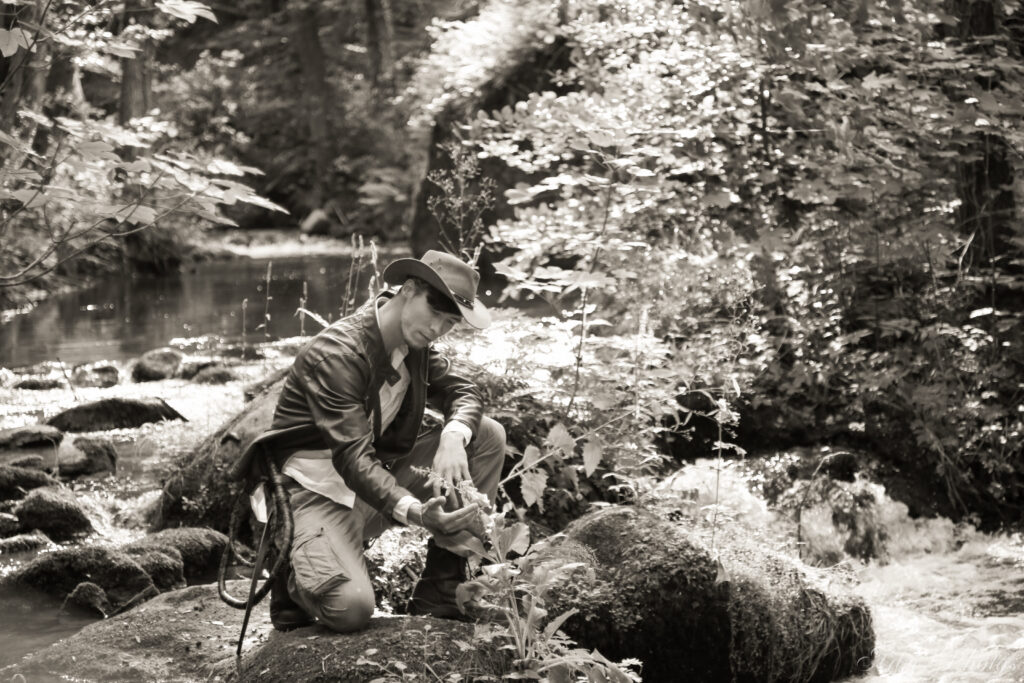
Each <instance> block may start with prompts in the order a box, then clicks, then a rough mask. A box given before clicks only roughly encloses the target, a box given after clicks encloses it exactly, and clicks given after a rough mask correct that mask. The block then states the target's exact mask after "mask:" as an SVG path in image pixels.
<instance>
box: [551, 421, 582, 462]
mask: <svg viewBox="0 0 1024 683" xmlns="http://www.w3.org/2000/svg"><path fill="white" fill-rule="evenodd" d="M548 443H549V444H551V446H552V447H553V448H557V449H558V450H560V451H562V453H564V454H565V455H572V452H573V449H574V448H575V447H576V440H575V439H573V438H572V435H571V434H569V430H568V429H566V428H565V425H564V424H562V423H561V422H559V423H558V424H556V425H555V426H554V427H552V428H551V431H550V432H548Z"/></svg>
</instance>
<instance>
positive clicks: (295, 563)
mask: <svg viewBox="0 0 1024 683" xmlns="http://www.w3.org/2000/svg"><path fill="white" fill-rule="evenodd" d="M292 571H294V572H295V583H297V584H298V585H299V588H301V589H302V590H304V591H307V592H308V593H311V594H312V595H314V596H316V597H321V596H322V595H324V594H325V593H326V592H327V591H329V590H331V589H332V588H334V587H335V586H337V585H338V584H341V583H344V582H345V581H348V580H349V577H348V575H347V574H345V571H344V569H343V568H342V564H341V561H340V559H339V558H338V555H337V553H335V552H334V548H332V547H331V541H330V539H329V538H328V537H327V535H326V534H325V533H324V530H323V529H321V530H320V532H319V533H318V534H317V535H316V536H313V537H312V538H309V539H306V540H305V541H303V542H302V543H301V544H300V545H299V546H298V547H297V548H296V549H295V550H294V552H292Z"/></svg>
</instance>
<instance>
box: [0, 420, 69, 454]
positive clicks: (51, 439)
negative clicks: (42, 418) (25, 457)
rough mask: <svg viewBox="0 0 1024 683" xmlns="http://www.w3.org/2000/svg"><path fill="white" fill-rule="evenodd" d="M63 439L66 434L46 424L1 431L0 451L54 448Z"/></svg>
mask: <svg viewBox="0 0 1024 683" xmlns="http://www.w3.org/2000/svg"><path fill="white" fill-rule="evenodd" d="M63 438H64V433H63V432H61V431H60V430H59V429H57V428H56V427H52V426H50V425H44V424H35V425H28V426H25V427H14V428H13V429H0V451H13V450H18V449H24V448H43V447H53V446H56V445H57V444H59V443H60V442H61V440H62V439H63Z"/></svg>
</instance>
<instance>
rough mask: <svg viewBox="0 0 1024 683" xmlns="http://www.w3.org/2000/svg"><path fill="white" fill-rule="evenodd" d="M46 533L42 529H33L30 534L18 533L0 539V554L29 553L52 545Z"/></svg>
mask: <svg viewBox="0 0 1024 683" xmlns="http://www.w3.org/2000/svg"><path fill="white" fill-rule="evenodd" d="M52 544H53V541H51V540H50V539H49V538H48V537H47V536H46V534H44V533H43V532H41V531H33V532H31V533H28V534H17V535H15V536H9V537H7V538H3V539H0V555H14V554H16V553H27V552H31V551H33V550H39V549H40V548H45V547H47V546H49V545H52Z"/></svg>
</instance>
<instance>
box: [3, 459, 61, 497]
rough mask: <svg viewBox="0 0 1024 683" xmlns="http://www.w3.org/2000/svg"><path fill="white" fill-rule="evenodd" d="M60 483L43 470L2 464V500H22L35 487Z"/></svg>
mask: <svg viewBox="0 0 1024 683" xmlns="http://www.w3.org/2000/svg"><path fill="white" fill-rule="evenodd" d="M59 484H60V482H59V481H57V480H56V479H55V478H53V477H51V476H50V475H49V474H47V473H46V472H43V471H41V470H36V469H30V468H27V467H14V466H11V465H0V500H20V499H22V498H24V497H25V495H26V494H27V493H28V492H29V491H32V490H33V489H38V488H41V487H44V486H58V485H59Z"/></svg>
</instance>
